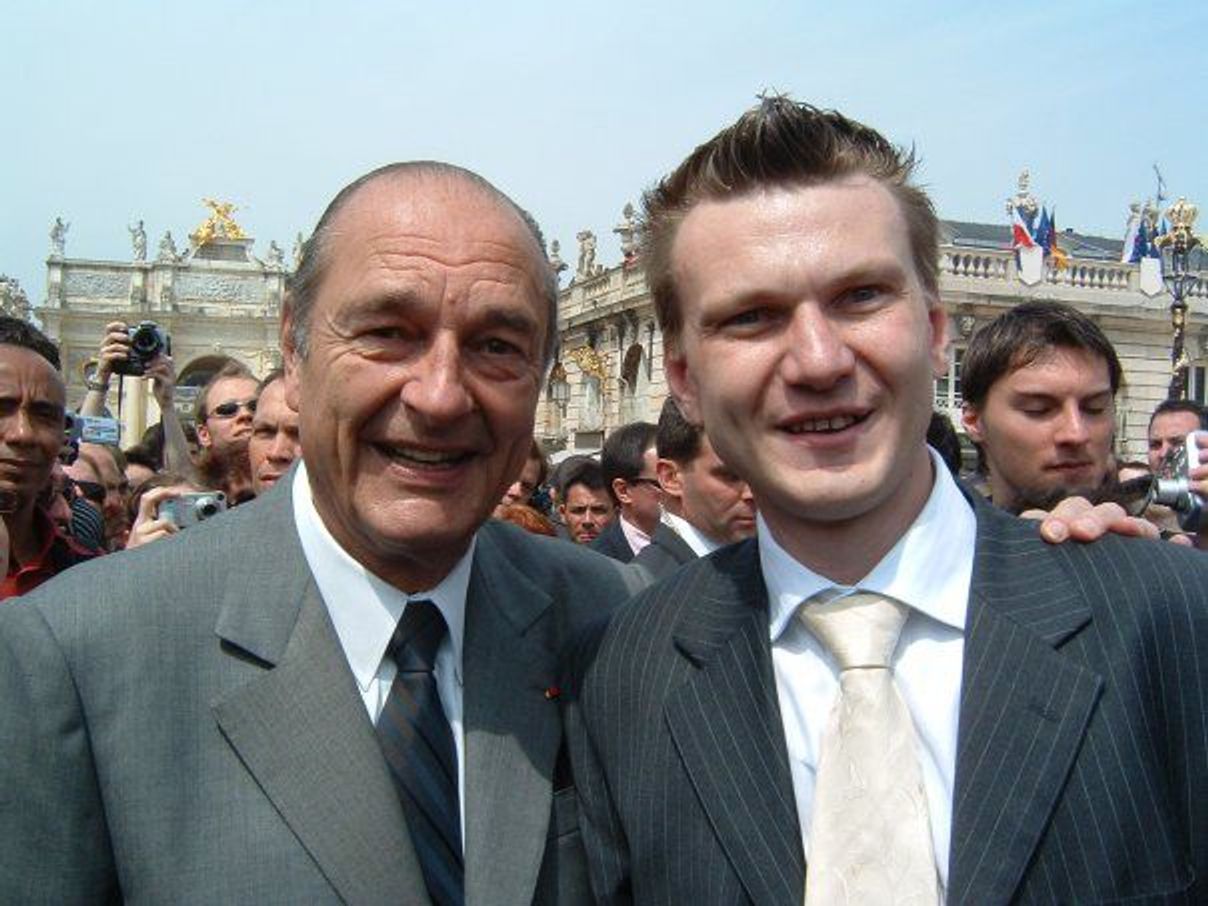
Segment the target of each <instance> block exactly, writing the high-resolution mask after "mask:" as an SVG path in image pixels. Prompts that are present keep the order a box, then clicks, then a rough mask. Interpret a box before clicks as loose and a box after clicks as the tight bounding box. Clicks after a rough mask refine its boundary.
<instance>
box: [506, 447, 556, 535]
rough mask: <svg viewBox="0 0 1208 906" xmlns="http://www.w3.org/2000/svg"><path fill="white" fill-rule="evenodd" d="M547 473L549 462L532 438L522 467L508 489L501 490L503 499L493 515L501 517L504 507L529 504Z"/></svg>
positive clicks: (543, 482)
mask: <svg viewBox="0 0 1208 906" xmlns="http://www.w3.org/2000/svg"><path fill="white" fill-rule="evenodd" d="M548 475H549V464H548V463H547V462H546V461H545V454H544V453H542V452H541V447H540V446H539V445H538V444H537V441H536V439H534V440H533V442H532V445H531V446H530V447H529V452H528V456H527V457H525V460H524V467H523V468H522V469H521V470H520V474H519V475H517V476H516V480H515V481H513V482H512V483H511V484H510V485H508V489H507V490H506V491H504V492H503V499H502V500H500V501H499V505H498V506H497V507H495V516H496V517H497V518H500V519H502V518H503V513H502V511H503V509H504V507H509V506H516V505H521V506H531V505H532V502H533V492H535V491H536V490H537V489H538V488H539V487H541V485H543V484H545V479H546V478H547V477H548Z"/></svg>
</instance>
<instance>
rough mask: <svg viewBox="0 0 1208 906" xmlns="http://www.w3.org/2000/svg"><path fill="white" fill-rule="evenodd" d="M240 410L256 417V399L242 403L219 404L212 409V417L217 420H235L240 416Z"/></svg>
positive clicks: (227, 402) (235, 401)
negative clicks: (244, 410)
mask: <svg viewBox="0 0 1208 906" xmlns="http://www.w3.org/2000/svg"><path fill="white" fill-rule="evenodd" d="M240 409H246V410H247V411H248V415H255V414H256V398H255V397H253V398H252V399H250V400H243V401H242V402H241V401H239V400H227V401H226V402H224V403H219V404H218V405H217V406H215V407H214V408H213V409H211V410H210V415H212V416H214V417H215V418H234V417H235V416H236V415H238V414H239V410H240Z"/></svg>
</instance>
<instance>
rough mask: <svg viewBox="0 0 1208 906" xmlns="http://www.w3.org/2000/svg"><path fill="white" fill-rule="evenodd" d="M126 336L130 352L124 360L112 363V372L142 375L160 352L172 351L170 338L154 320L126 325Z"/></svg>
mask: <svg viewBox="0 0 1208 906" xmlns="http://www.w3.org/2000/svg"><path fill="white" fill-rule="evenodd" d="M126 336H128V337H129V338H130V352H129V354H128V355H127V356H126V359H125V361H118V362H114V363H113V373H114V374H127V375H131V376H133V377H142V376H143V375H144V374H146V373H147V366H148V365H150V364H151V361H152V360H153V359H154V358H155V357H156V356H157V355H159V354H160V353H161V352H162V353H164V354H165V355H171V353H172V338H171V337H169V336H168V335H167V334H166V333H164V331H163V329H162V328H160V326H159V325H158V324H156V323H155V322H154V321H143V322H141V323H139V324H137V325H135V326H134V327H127V328H126Z"/></svg>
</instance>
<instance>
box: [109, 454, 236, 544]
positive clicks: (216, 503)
mask: <svg viewBox="0 0 1208 906" xmlns="http://www.w3.org/2000/svg"><path fill="white" fill-rule="evenodd" d="M225 509H226V497H225V495H223V493H222V492H221V491H205V490H203V489H202V488H200V487H198V486H197V485H196V484H194V483H193V482H192V481H190V480H189V479H188V478H186V477H185V476H183V475H179V474H176V473H174V472H160V473H158V474H156V475H154V476H152V477H151V478H148V479H147V480H146V481H145V482H144V483H143V484H142V485H140V486H139V488H138V490H137V491H135V493H134V495H133V496H132V497H131V499H130V516H131V519H132V522H133V525H132V527H131V529H130V540H129V541H128V542H127V543H126V548H127V549H130V548H133V547H141V546H143V545H144V544H150V543H151V542H152V541H158V540H159V539H160V538H167V537H169V536H171V535H174V534H176V533H177V532H178V531H180V530H181V529H182V528H187V527H188V526H190V525H196V524H197V523H199V522H201V521H204V520H205V519H208V518H210V517H211V516H216V515H218V514H219V513H221V512H223V511H224V510H225Z"/></svg>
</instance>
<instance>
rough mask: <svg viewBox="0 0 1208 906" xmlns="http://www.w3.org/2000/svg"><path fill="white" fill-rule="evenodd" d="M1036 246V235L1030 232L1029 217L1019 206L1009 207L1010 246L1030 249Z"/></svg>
mask: <svg viewBox="0 0 1208 906" xmlns="http://www.w3.org/2000/svg"><path fill="white" fill-rule="evenodd" d="M1035 247H1036V237H1035V236H1034V235H1033V233H1032V225H1031V218H1030V217H1028V215H1027V213H1026V212H1025V211H1024V210H1023V209H1022V208H1020V207H1019V205H1012V207H1011V248H1013V249H1016V250H1018V249H1030V248H1035Z"/></svg>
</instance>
